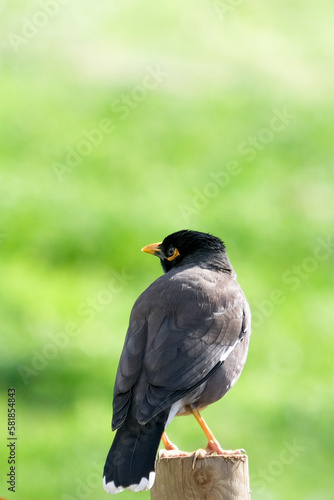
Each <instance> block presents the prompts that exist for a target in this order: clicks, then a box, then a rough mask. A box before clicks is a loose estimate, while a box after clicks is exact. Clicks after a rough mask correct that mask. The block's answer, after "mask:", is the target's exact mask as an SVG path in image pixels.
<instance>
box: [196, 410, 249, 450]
mask: <svg viewBox="0 0 334 500" xmlns="http://www.w3.org/2000/svg"><path fill="white" fill-rule="evenodd" d="M191 411H192V414H193V415H194V417H195V418H196V420H197V422H198V423H199V425H200V426H201V428H202V429H203V431H204V434H205V435H206V437H207V439H208V446H207V447H206V448H205V450H197V451H196V452H195V457H194V458H195V459H197V458H204V456H205V454H207V455H212V453H217V455H225V456H230V455H242V454H244V453H246V451H245V450H244V449H240V450H223V449H222V448H221V446H220V444H219V443H218V441H217V439H216V438H215V436H214V435H213V433H212V431H211V430H210V429H209V427H208V426H207V424H206V422H205V420H204V418H203V417H202V416H201V414H200V412H199V411H198V410H197V409H196V408H193V407H192V408H191ZM203 452H204V453H203Z"/></svg>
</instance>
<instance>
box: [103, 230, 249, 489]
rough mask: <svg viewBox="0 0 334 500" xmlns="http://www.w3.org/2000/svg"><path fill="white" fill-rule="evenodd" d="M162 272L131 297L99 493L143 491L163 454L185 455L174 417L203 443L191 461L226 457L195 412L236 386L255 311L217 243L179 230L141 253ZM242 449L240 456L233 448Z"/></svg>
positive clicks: (222, 246)
mask: <svg viewBox="0 0 334 500" xmlns="http://www.w3.org/2000/svg"><path fill="white" fill-rule="evenodd" d="M142 251H143V252H146V253H148V254H151V255H154V256H157V257H159V259H160V262H161V265H162V269H163V271H164V274H162V275H161V276H160V277H159V278H157V279H156V280H155V281H154V282H153V283H152V284H151V285H150V286H149V287H148V288H147V289H146V290H145V291H144V292H143V293H142V294H141V295H140V296H139V297H138V299H137V300H136V302H135V304H134V306H133V308H132V311H131V314H130V320H129V327H128V330H127V333H126V337H125V341H124V346H123V350H122V353H121V356H120V361H119V365H118V369H117V373H116V379H115V385H114V394H113V417H112V430H114V431H115V430H116V435H115V437H114V440H113V443H112V445H111V448H110V450H109V453H108V455H107V459H106V462H105V466H104V470H103V487H104V489H105V491H107V492H108V493H112V494H116V493H119V492H121V491H123V490H125V489H128V490H130V491H134V492H137V491H142V490H148V489H150V488H151V487H152V486H153V483H154V480H155V461H156V456H157V452H158V448H159V445H160V442H161V440H162V441H163V444H164V445H165V448H166V451H165V452H163V456H178V455H179V456H183V455H188V454H187V453H186V452H181V451H180V450H178V448H177V447H176V446H175V445H174V444H173V443H172V442H171V441H169V439H168V437H167V434H166V432H165V431H166V428H167V426H168V425H169V424H170V422H171V421H172V419H173V418H174V417H175V416H181V415H190V414H192V415H194V416H195V418H196V420H197V421H198V423H199V424H200V426H201V427H202V429H203V431H204V433H205V435H206V438H207V440H208V445H207V447H206V448H205V450H203V449H200V450H199V451H198V452H196V457H199V459H200V458H202V457H203V456H206V454H212V453H217V454H219V455H222V454H224V453H225V450H223V449H222V448H221V447H220V444H219V443H218V441H217V439H216V438H215V436H214V434H213V433H212V431H211V430H210V429H209V427H208V426H207V424H206V422H205V421H204V419H203V417H202V416H201V414H200V411H202V410H203V409H204V408H206V407H207V406H209V405H211V404H213V403H215V402H216V401H218V400H219V399H220V398H222V397H223V396H224V395H225V394H226V393H227V392H228V391H229V390H230V388H231V387H232V386H233V385H234V384H235V383H236V381H237V380H238V378H239V376H240V374H241V372H242V370H243V367H244V364H245V362H246V358H247V353H248V346H249V338H250V333H251V312H250V308H249V305H248V302H247V299H246V297H245V295H244V293H243V291H242V289H241V287H240V285H239V284H238V283H237V281H236V278H237V276H236V274H235V272H234V269H233V267H232V265H231V263H230V260H229V258H228V256H227V253H226V247H225V244H224V243H223V241H222V240H221V239H220V238H218V237H216V236H213V235H211V234H209V233H203V232H199V231H193V230H189V229H184V230H180V231H177V232H174V233H173V234H170V235H169V236H167V237H166V238H164V240H163V241H162V242H159V243H153V244H150V245H147V246H145V247H144V248H142ZM239 451H240V450H239Z"/></svg>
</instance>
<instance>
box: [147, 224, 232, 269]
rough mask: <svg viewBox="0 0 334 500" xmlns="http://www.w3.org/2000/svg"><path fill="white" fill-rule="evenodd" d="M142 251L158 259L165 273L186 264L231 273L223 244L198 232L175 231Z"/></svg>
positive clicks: (217, 239) (213, 237)
mask: <svg viewBox="0 0 334 500" xmlns="http://www.w3.org/2000/svg"><path fill="white" fill-rule="evenodd" d="M142 251H143V252H147V253H150V254H152V255H156V256H157V257H159V258H160V261H161V265H162V268H163V270H164V272H165V273H166V272H168V271H170V270H171V269H173V268H174V267H176V266H180V265H181V264H188V263H189V264H190V263H193V264H198V265H203V266H210V267H216V268H218V269H219V268H220V269H221V270H224V271H227V272H229V271H232V266H231V264H230V262H229V260H228V258H227V255H226V251H225V245H224V243H223V242H222V241H221V240H220V239H219V238H217V237H216V236H212V235H211V234H207V233H201V232H199V231H190V230H188V229H184V230H182V231H177V232H176V233H173V234H170V235H169V236H166V238H165V239H164V240H163V241H162V242H161V243H152V244H151V245H147V246H145V247H144V248H142Z"/></svg>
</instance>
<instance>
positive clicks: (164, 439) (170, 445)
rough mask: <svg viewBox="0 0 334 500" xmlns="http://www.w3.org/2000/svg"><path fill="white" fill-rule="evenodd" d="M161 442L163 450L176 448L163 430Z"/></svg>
mask: <svg viewBox="0 0 334 500" xmlns="http://www.w3.org/2000/svg"><path fill="white" fill-rule="evenodd" d="M161 439H162V442H163V444H164V447H165V450H167V451H172V450H177V449H178V448H177V446H175V444H173V443H172V442H171V441H170V440H169V439H168V436H167V434H166V433H165V432H164V433H163V434H162V436H161Z"/></svg>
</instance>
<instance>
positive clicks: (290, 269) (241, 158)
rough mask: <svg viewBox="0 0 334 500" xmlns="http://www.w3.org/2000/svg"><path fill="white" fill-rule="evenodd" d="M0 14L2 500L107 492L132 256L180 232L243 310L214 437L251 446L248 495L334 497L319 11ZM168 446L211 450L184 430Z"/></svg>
mask: <svg viewBox="0 0 334 500" xmlns="http://www.w3.org/2000/svg"><path fill="white" fill-rule="evenodd" d="M0 14H1V49H0V50H1V53H0V56H1V61H0V68H1V80H0V95H1V106H0V107H1V111H0V136H1V152H0V162H1V174H0V175H1V177H0V180H1V183H0V189H1V196H0V203H1V220H0V252H1V260H0V266H1V280H0V281H1V282H0V294H1V303H0V308H1V332H2V333H1V374H0V375H1V376H0V383H1V396H0V398H1V411H0V429H1V431H0V436H1V439H0V470H1V475H0V496H4V497H6V498H8V499H11V498H14V499H17V500H56V499H57V500H74V499H76V500H93V499H94V500H100V499H101V500H102V499H103V498H108V496H107V493H105V492H104V491H103V489H102V486H101V477H100V476H101V471H102V467H103V464H104V459H105V456H106V453H107V451H108V449H109V446H110V443H111V441H112V433H111V430H110V420H111V404H112V390H113V381H114V376H115V371H116V368H117V363H118V359H119V355H120V351H121V348H122V344H123V339H124V335H125V332H126V329H127V323H128V317H129V313H130V310H131V307H132V304H133V302H134V301H135V299H136V298H137V296H138V295H139V294H140V293H141V292H142V291H143V290H144V289H145V288H146V287H147V286H148V285H149V284H150V283H151V282H152V281H153V280H154V279H155V278H157V277H158V276H159V275H160V274H161V272H162V271H161V269H160V266H159V262H158V261H157V260H156V259H153V258H151V257H149V256H148V255H145V254H142V253H141V252H140V248H141V247H142V246H144V245H145V244H148V243H152V242H155V241H159V240H161V239H163V238H164V237H165V236H166V235H167V234H169V233H171V232H173V231H176V230H179V229H183V228H190V229H196V230H200V231H206V232H211V233H213V234H215V235H217V236H219V237H221V238H222V239H223V240H224V241H225V243H226V245H227V248H228V253H229V256H230V259H231V261H232V263H233V265H234V267H235V269H236V272H237V274H238V279H239V282H240V284H241V285H242V287H243V289H244V291H245V293H246V295H247V297H248V299H249V302H250V305H251V308H252V311H253V317H254V322H253V323H254V324H253V335H252V341H251V347H250V353H249V358H248V362H247V364H246V367H245V370H244V373H243V375H242V377H241V379H240V381H239V382H238V384H237V385H236V387H235V388H234V389H233V390H232V391H231V392H230V393H229V394H228V395H227V396H226V397H225V398H224V399H223V400H221V401H219V402H218V403H216V404H215V405H213V406H211V407H210V408H208V409H207V410H206V411H205V413H204V416H205V417H206V420H207V422H208V424H209V425H210V426H211V427H212V429H213V430H214V432H215V434H216V436H217V438H218V439H219V441H220V442H221V444H222V446H224V447H226V448H237V447H243V448H245V449H246V450H247V452H248V454H249V460H250V476H251V487H252V500H278V499H283V498H284V499H285V500H331V499H332V498H333V496H332V495H333V466H334V457H333V449H334V437H333V395H334V373H333V362H332V360H333V355H334V341H333V333H332V327H333V316H332V310H333V293H332V284H333V253H334V238H333V236H332V235H333V208H334V201H333V182H334V169H333V153H334V141H333V115H334V101H333V83H334V82H333V80H334V74H333V53H334V37H333V22H332V18H333V6H332V3H331V2H330V1H323V2H321V3H320V4H315V3H314V2H311V1H308V0H306V1H305V0H303V1H301V0H299V1H298V0H296V1H289V2H288V1H283V2H279V3H278V4H273V3H268V2H265V1H264V0H255V1H253V2H251V3H250V2H243V1H241V0H240V1H236V0H233V1H232V0H227V1H226V2H225V1H202V0H192V1H191V2H190V1H187V0H186V1H184V2H177V1H170V2H167V3H166V4H164V3H156V4H154V3H153V2H146V1H143V2H137V1H134V0H122V1H121V0H116V1H113V2H107V1H102V2H95V3H93V4H92V3H91V2H89V1H88V0H81V1H80V2H79V1H75V0H74V1H71V2H69V1H66V0H62V1H60V0H42V1H40V2H35V1H33V2H26V1H25V2H24V1H18V2H15V5H14V4H12V2H9V1H8V0H3V1H2V3H1V7H0ZM9 387H15V388H16V398H17V403H16V411H17V435H18V442H17V484H16V493H15V494H13V493H11V492H8V491H7V488H6V485H5V478H4V476H5V474H7V473H8V465H7V450H6V437H7V431H6V427H7V424H6V415H7V410H6V405H7V389H8V388H9ZM169 436H170V438H171V439H172V440H174V441H175V442H176V443H177V444H178V446H179V447H180V448H183V449H186V450H189V451H190V450H194V449H196V448H199V447H202V446H204V445H205V440H204V436H203V435H202V432H201V430H200V428H199V427H198V425H197V424H196V422H195V420H194V419H192V418H190V417H187V418H183V419H182V418H178V419H175V420H174V421H173V423H172V424H171V426H170V428H169ZM136 495H137V496H136ZM136 495H135V494H133V493H128V492H125V493H122V494H121V496H120V497H119V498H121V499H123V500H127V499H131V498H138V500H139V499H148V498H149V493H148V492H144V493H139V494H136ZM171 498H172V496H171Z"/></svg>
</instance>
